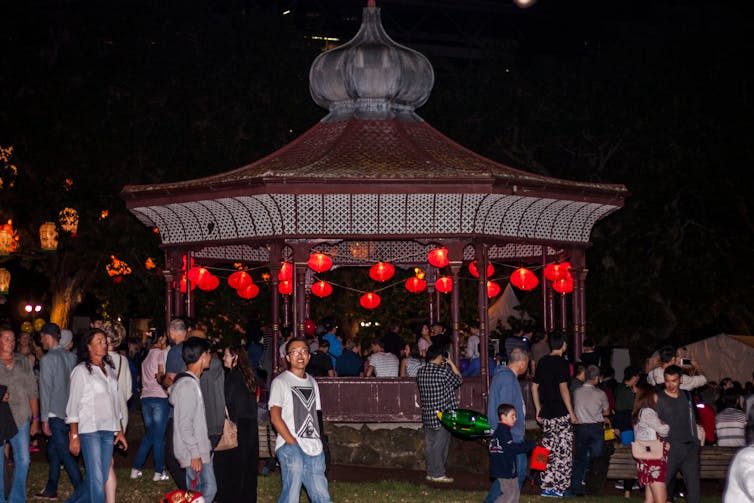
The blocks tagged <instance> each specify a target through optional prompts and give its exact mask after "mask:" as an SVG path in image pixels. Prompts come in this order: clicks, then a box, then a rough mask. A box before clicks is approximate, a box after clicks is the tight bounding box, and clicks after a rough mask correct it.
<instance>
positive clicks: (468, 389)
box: [317, 377, 487, 423]
mask: <svg viewBox="0 0 754 503" xmlns="http://www.w3.org/2000/svg"><path fill="white" fill-rule="evenodd" d="M317 382H318V383H319V389H320V395H321V399H322V415H323V418H324V420H325V421H334V422H355V423H420V422H421V407H420V402H419V389H418V388H417V386H416V378H412V377H407V378H402V377H320V378H317ZM486 393H487V387H486V386H483V383H482V380H481V378H480V377H466V378H464V380H463V384H462V385H461V388H460V390H459V391H458V397H459V405H460V407H462V408H465V409H472V410H476V411H479V412H484V411H486V407H487V405H486V402H485V399H486Z"/></svg>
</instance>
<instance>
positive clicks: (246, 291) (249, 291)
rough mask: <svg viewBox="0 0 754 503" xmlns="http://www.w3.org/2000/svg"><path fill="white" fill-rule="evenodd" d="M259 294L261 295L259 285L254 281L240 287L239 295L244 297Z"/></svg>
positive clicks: (249, 297)
mask: <svg viewBox="0 0 754 503" xmlns="http://www.w3.org/2000/svg"><path fill="white" fill-rule="evenodd" d="M257 295H259V287H258V286H257V285H255V284H254V283H249V284H248V285H246V286H244V287H243V288H239V289H238V296H239V297H241V298H242V299H247V300H248V299H253V298H254V297H256V296H257Z"/></svg>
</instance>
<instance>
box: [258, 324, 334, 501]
mask: <svg viewBox="0 0 754 503" xmlns="http://www.w3.org/2000/svg"><path fill="white" fill-rule="evenodd" d="M285 352H286V355H285V359H286V361H287V362H288V370H286V371H285V372H283V373H282V374H280V375H278V376H277V377H276V378H275V379H274V380H273V381H272V386H271V389H270V398H269V401H268V403H269V408H270V421H271V422H272V425H273V426H274V427H275V430H277V432H278V436H277V440H276V442H275V455H276V457H277V458H278V462H279V463H280V472H281V474H282V479H283V488H282V492H281V494H280V498H279V499H278V503H298V500H299V498H300V495H301V485H302V484H303V485H304V487H306V492H307V493H308V495H309V499H310V500H311V501H312V503H330V502H331V500H330V494H329V492H328V489H327V477H326V476H325V453H324V449H323V445H322V431H321V430H320V424H319V419H318V417H317V411H319V410H320V409H321V406H320V401H319V387H318V386H317V381H315V380H314V378H313V377H312V376H310V375H308V374H307V373H306V365H307V364H308V363H309V359H310V358H311V355H310V354H309V346H308V344H307V343H306V340H305V339H301V338H295V339H291V340H290V341H288V343H287V344H286V346H285Z"/></svg>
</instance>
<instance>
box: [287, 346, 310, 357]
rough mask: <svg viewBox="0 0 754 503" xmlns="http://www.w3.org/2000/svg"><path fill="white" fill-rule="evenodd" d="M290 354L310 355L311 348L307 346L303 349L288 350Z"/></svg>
mask: <svg viewBox="0 0 754 503" xmlns="http://www.w3.org/2000/svg"><path fill="white" fill-rule="evenodd" d="M288 354H289V355H301V356H306V355H308V354H309V350H308V349H305V348H301V349H291V350H290V351H288Z"/></svg>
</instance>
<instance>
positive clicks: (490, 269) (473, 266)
mask: <svg viewBox="0 0 754 503" xmlns="http://www.w3.org/2000/svg"><path fill="white" fill-rule="evenodd" d="M469 273H471V275H472V276H474V277H475V278H478V277H479V269H477V261H476V260H474V261H473V262H471V263H469ZM494 275H495V266H493V265H492V264H487V277H488V278H491V277H492V276H494Z"/></svg>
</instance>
